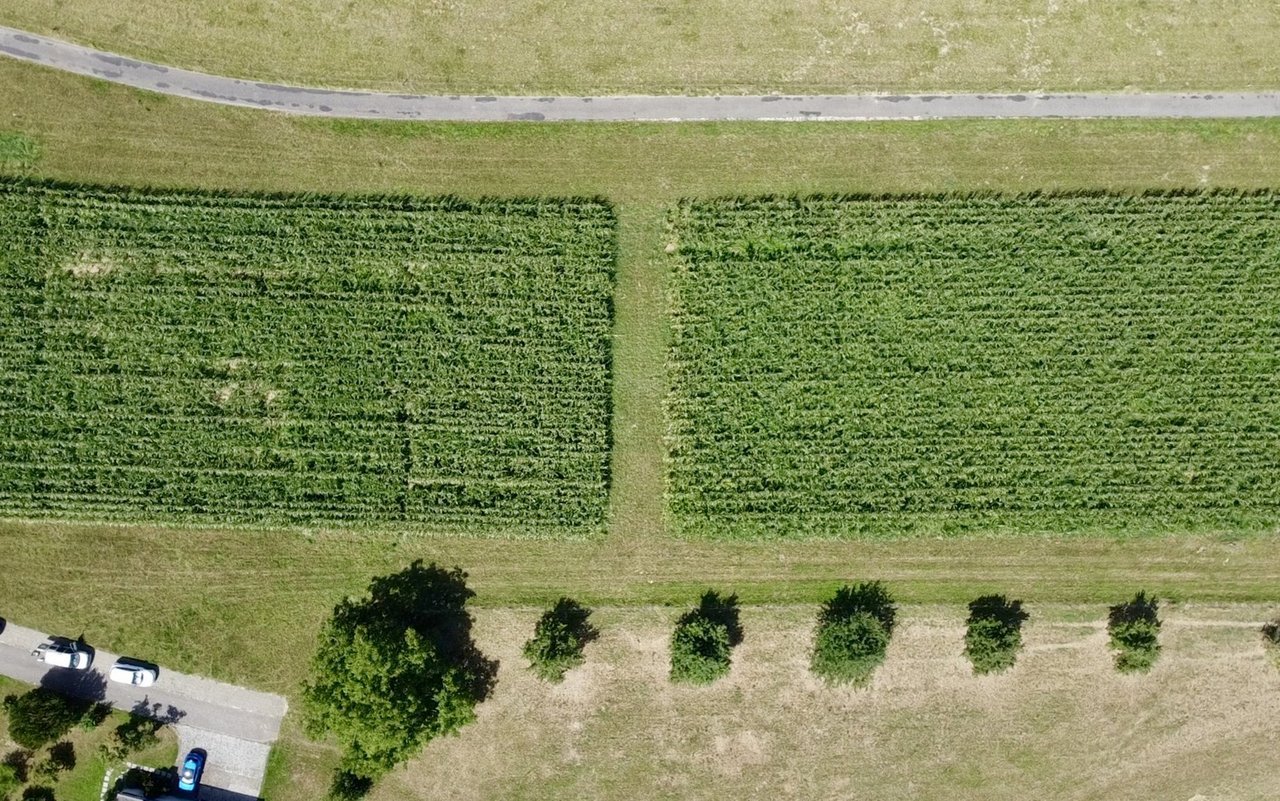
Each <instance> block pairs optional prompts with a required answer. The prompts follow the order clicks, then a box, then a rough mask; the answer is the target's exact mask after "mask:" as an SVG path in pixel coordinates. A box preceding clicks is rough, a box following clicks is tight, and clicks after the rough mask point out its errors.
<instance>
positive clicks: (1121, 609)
mask: <svg viewBox="0 0 1280 801" xmlns="http://www.w3.org/2000/svg"><path fill="white" fill-rule="evenodd" d="M1159 608H1160V604H1159V602H1158V601H1157V600H1156V599H1155V598H1148V597H1147V595H1146V593H1145V592H1139V593H1138V594H1137V595H1135V596H1133V599H1132V600H1129V601H1125V602H1124V603H1121V604H1116V605H1115V606H1113V607H1111V611H1110V615H1109V616H1108V618H1107V631H1108V633H1109V634H1110V636H1111V647H1112V648H1114V649H1115V651H1116V653H1115V665H1116V670H1119V671H1120V672H1121V673H1145V672H1146V671H1148V670H1150V669H1151V666H1152V665H1153V664H1155V661H1156V658H1157V657H1158V656H1159V655H1160V618H1159V615H1158V612H1159Z"/></svg>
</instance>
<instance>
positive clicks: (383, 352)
mask: <svg viewBox="0 0 1280 801" xmlns="http://www.w3.org/2000/svg"><path fill="white" fill-rule="evenodd" d="M0 215H3V217H4V220H5V224H4V226H3V231H4V233H3V237H4V242H3V243H2V244H3V245H4V246H5V247H4V252H3V254H0V266H2V269H0V278H2V279H3V281H4V290H5V292H4V299H5V302H4V306H3V308H2V309H0V328H2V330H3V332H4V334H5V336H4V343H5V344H4V346H3V348H2V349H0V373H3V375H4V376H5V377H6V381H5V382H4V388H3V390H0V425H2V426H3V428H2V429H0V430H2V431H3V434H2V437H3V440H4V448H3V454H4V455H3V458H2V459H0V512H2V513H4V514H7V515H17V516H53V517H60V518H71V519H99V520H103V519H107V520H111V519H118V520H138V519H150V520H155V521H174V522H182V523H193V522H195V523H206V524H207V523H225V524H240V525H243V524H257V525H292V526H297V525H320V524H324V525H344V526H355V527H375V528H376V527H380V526H381V527H386V526H395V527H397V529H401V530H403V529H433V530H455V531H472V532H477V531H483V532H486V533H505V534H513V535H517V536H519V535H521V534H523V535H526V536H539V535H541V536H547V535H556V534H564V533H578V534H582V533H586V532H591V531H599V530H600V528H601V527H602V525H603V520H604V510H605V503H606V498H607V492H608V487H607V479H608V476H607V469H608V458H609V454H608V444H607V443H608V437H609V435H608V431H609V408H610V400H609V395H610V379H609V362H610V344H609V333H610V331H611V327H612V312H611V309H612V271H613V260H614V253H613V250H614V240H615V237H616V234H615V232H614V224H613V214H612V210H611V209H610V207H609V206H608V204H605V203H602V202H599V201H592V200H566V201H546V200H528V201H497V200H494V201H478V202H467V201H460V200H455V199H450V198H444V199H436V200H430V199H428V200H409V199H382V200H379V199H368V198H353V199H338V198H318V197H313V198H298V197H293V198H290V197H270V196H258V197H236V196H222V195H209V194H198V193H147V192H136V191H126V190H120V191H117V190H110V189H81V188H70V187H63V186H46V185H38V184H27V183H5V184H2V185H0Z"/></svg>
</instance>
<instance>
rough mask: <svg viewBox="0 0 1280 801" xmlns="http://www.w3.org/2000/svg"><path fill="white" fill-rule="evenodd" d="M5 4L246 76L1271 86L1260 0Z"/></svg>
mask: <svg viewBox="0 0 1280 801" xmlns="http://www.w3.org/2000/svg"><path fill="white" fill-rule="evenodd" d="M0 22H3V23H5V24H9V25H14V26H17V27H24V28H28V29H31V30H35V31H39V32H43V33H52V34H54V35H59V36H62V37H67V38H72V39H75V40H77V41H82V42H86V43H89V44H93V45H97V46H100V47H105V48H109V49H114V50H117V51H119V52H121V53H123V54H125V55H129V56H134V57H138V58H149V59H153V60H158V61H162V62H168V63H174V64H177V65H181V66H187V67H195V68H198V69H204V70H206V71H213V72H221V73H224V74H228V75H233V76H238V77H245V78H251V79H255V80H283V81H289V82H294V83H303V84H312V85H327V86H350V87H364V88H380V89H389V90H395V91H407V90H415V91H425V92H464V93H478V94H484V93H489V92H492V93H512V94H547V93H570V94H574V93H582V94H592V93H609V92H612V93H635V92H673V91H674V92H695V93H711V92H750V91H756V92H767V91H781V92H792V93H796V92H828V91H868V90H870V91H891V92H892V91H911V90H916V91H926V92H927V91H943V90H953V91H954V90H973V91H989V90H997V89H1005V90H1016V91H1023V90H1028V91H1030V90H1036V89H1040V88H1056V89H1075V90H1078V89H1082V88H1099V89H1125V88H1129V87H1141V88H1146V89H1184V88H1199V89H1226V88H1240V87H1246V86H1253V87H1269V88H1274V87H1275V86H1276V84H1277V81H1280V60H1277V59H1276V58H1275V41H1276V32H1277V29H1280V6H1277V4H1275V3H1273V2H1270V1H1269V0H1237V2H1232V3H1220V2H1214V0H1147V2H1143V3H1123V2H1121V3H1115V2H1113V3H1100V2H1093V3H1090V2H1087V0H1038V1H1037V2H1018V3H1009V2H1002V1H1001V0H891V2H879V3H856V4H855V3H847V2H832V0H753V2H749V3H744V2H734V0H700V1H699V2H691V1H690V0H664V1H663V2H643V3H642V2H634V1H631V2H627V1H625V0H624V2H612V3H597V2H588V1H587V0H472V1H471V2H459V1H458V0H429V2H424V0H382V1H381V2H377V3H355V2H349V0H289V1H288V2H285V1H284V0H233V1H231V2H228V0H184V2H180V3H156V2H154V0H109V1H108V0H21V2H10V3H5V4H0Z"/></svg>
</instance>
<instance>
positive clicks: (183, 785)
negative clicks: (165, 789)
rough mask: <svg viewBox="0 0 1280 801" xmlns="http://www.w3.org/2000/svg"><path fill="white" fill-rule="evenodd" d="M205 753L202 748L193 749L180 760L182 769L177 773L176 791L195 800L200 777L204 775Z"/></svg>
mask: <svg viewBox="0 0 1280 801" xmlns="http://www.w3.org/2000/svg"><path fill="white" fill-rule="evenodd" d="M204 758H205V752H204V749H203V748H193V749H191V751H189V752H188V753H187V758H186V759H184V760H182V769H181V770H180V771H178V790H180V791H181V792H183V793H190V794H191V795H190V796H188V797H190V798H195V797H196V795H197V793H198V792H199V789H200V776H201V774H203V773H204Z"/></svg>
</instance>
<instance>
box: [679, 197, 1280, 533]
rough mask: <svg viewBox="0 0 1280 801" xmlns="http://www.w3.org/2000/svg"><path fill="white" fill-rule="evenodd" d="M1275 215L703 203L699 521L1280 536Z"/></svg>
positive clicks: (935, 202)
mask: <svg viewBox="0 0 1280 801" xmlns="http://www.w3.org/2000/svg"><path fill="white" fill-rule="evenodd" d="M1278 200H1280V195H1277V194H1276V193H1274V192H1262V193H1254V194H1229V193H1223V194H1197V193H1183V194H1179V195H1160V196H1140V197H1126V196H1110V195H1106V194H1101V193H1094V194H1088V195H1083V194H1082V195H1073V196H1060V197H1049V196H1042V195H1036V196H1022V197H991V196H988V197H927V196H917V197H879V198H829V197H808V198H724V199H712V200H690V201H686V202H684V203H682V204H681V206H680V207H679V209H678V210H677V212H676V214H675V216H674V219H673V224H674V227H675V234H674V235H675V237H676V238H677V239H678V242H679V251H678V254H677V259H678V263H677V266H676V269H675V276H674V279H673V282H672V283H673V293H672V294H673V342H672V351H671V375H672V382H673V384H672V388H671V397H670V402H669V404H668V408H669V409H670V422H669V436H668V439H667V441H668V443H669V457H670V458H669V462H668V464H669V468H668V470H669V473H668V481H667V484H666V486H667V490H668V498H669V505H670V510H671V512H672V514H673V517H674V520H675V522H676V525H677V528H678V529H679V531H680V532H681V533H683V534H685V535H688V536H695V537H716V538H741V537H760V538H765V537H768V538H796V537H806V536H812V537H824V538H829V537H853V536H895V535H901V534H914V535H930V536H936V535H950V534H958V533H964V532H973V531H992V532H1010V533H1032V532H1046V531H1048V532H1059V531H1078V532H1082V533H1112V532H1117V531H1121V532H1126V533H1139V532H1141V533H1148V532H1151V533H1160V532H1169V531H1177V532H1185V531H1188V530H1197V529H1201V530H1203V529H1212V530H1215V531H1221V530H1234V531H1271V530H1273V529H1274V526H1275V520H1276V515H1277V512H1278V511H1280V427H1277V426H1276V425H1275V421H1276V420H1278V419H1280V328H1277V327H1276V326H1275V325H1274V320H1275V309H1276V308H1277V307H1278V305H1280V259H1276V258H1269V257H1265V256H1262V255H1260V254H1275V253H1277V252H1280V202H1278Z"/></svg>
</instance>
